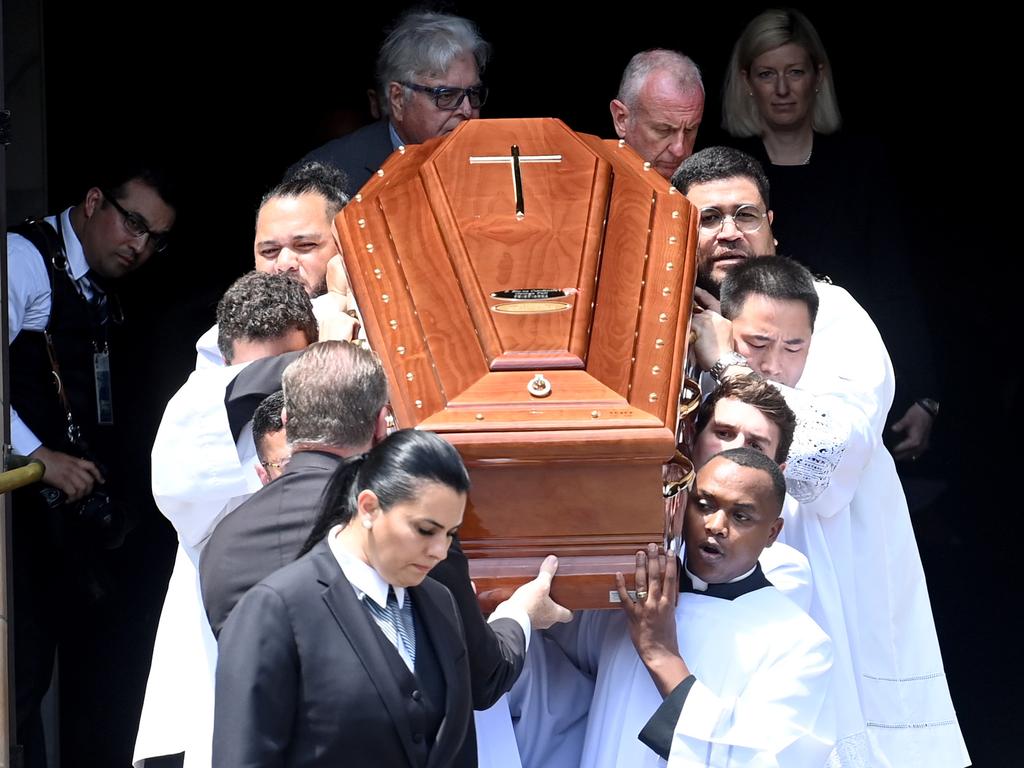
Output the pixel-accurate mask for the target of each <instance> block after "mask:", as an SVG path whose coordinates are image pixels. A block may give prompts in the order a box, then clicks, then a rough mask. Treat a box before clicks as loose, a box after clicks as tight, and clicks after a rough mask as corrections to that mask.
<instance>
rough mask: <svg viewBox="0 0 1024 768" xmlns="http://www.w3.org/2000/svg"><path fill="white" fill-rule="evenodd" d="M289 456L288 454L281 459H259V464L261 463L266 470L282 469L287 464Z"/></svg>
mask: <svg viewBox="0 0 1024 768" xmlns="http://www.w3.org/2000/svg"><path fill="white" fill-rule="evenodd" d="M290 458H291V457H290V456H289V457H286V458H283V459H278V460H277V461H261V462H260V464H262V465H263V468H264V469H266V470H268V471H269V470H271V469H280V470H284V468H285V467H287V466H288V460H289V459H290Z"/></svg>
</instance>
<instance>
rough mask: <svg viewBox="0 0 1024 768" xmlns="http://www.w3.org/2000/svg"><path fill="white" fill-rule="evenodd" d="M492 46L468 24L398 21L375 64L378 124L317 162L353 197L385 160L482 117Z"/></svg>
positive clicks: (446, 18)
mask: <svg viewBox="0 0 1024 768" xmlns="http://www.w3.org/2000/svg"><path fill="white" fill-rule="evenodd" d="M489 52H490V45H488V43H487V42H486V41H485V40H483V39H482V38H481V37H480V34H479V32H478V31H477V29H476V25H474V24H473V22H471V21H469V20H468V19H464V18H460V17H458V16H451V15H448V14H442V13H425V12H418V11H414V12H410V13H406V14H405V15H403V16H402V17H401V18H400V19H399V20H398V22H397V23H396V25H395V26H394V28H393V29H392V30H391V32H390V33H389V34H388V36H387V38H386V39H385V40H384V43H383V45H381V48H380V52H379V53H378V56H377V69H376V72H377V75H376V80H377V82H376V86H377V91H376V93H377V97H378V99H379V101H380V105H379V106H380V111H381V115H382V118H381V119H380V120H378V121H377V122H375V123H372V124H370V125H367V126H365V127H363V128H360V129H359V130H357V131H355V132H353V133H350V134H348V135H347V136H343V137H341V138H340V139H334V140H333V141H329V142H328V143H326V144H324V145H323V146H322V147H319V148H317V149H314V150H313V151H312V152H310V153H309V154H308V155H306V157H305V158H303V162H305V161H309V160H317V161H320V162H323V163H327V164H329V165H332V166H334V167H336V168H339V169H340V170H342V171H344V173H345V175H346V176H347V177H348V186H347V187H346V189H345V192H346V193H347V194H349V195H353V194H355V193H356V192H357V191H359V188H360V187H362V186H363V184H365V183H366V181H367V179H369V178H370V176H371V175H372V174H373V173H375V172H376V170H377V169H378V168H379V167H380V165H381V164H382V163H383V162H384V160H386V159H387V157H388V155H390V154H391V153H392V152H394V151H395V150H396V149H398V147H400V146H404V145H406V144H421V143H423V142H424V141H427V140H428V139H432V138H434V137H436V136H443V135H445V134H446V133H450V132H451V131H453V130H455V128H457V127H458V126H459V124H460V123H462V122H463V121H465V120H470V119H472V118H475V117H479V116H480V108H481V107H482V106H483V105H484V104H485V103H486V101H487V86H485V85H484V84H483V82H482V80H481V76H482V74H483V71H484V67H485V66H486V64H487V58H488V55H489Z"/></svg>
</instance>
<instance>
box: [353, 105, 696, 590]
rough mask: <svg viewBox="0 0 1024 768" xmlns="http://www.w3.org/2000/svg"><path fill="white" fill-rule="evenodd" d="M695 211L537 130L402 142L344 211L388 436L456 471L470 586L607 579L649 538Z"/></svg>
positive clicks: (647, 179) (576, 138) (632, 168)
mask: <svg viewBox="0 0 1024 768" xmlns="http://www.w3.org/2000/svg"><path fill="white" fill-rule="evenodd" d="M694 213H695V211H694V209H693V207H692V206H691V205H690V204H689V203H688V202H687V200H686V199H685V198H684V197H683V196H682V195H681V194H679V193H678V192H677V191H676V190H675V189H673V188H672V187H671V186H670V185H669V184H668V182H667V181H665V180H664V179H663V178H662V177H661V176H659V175H658V174H657V173H656V172H654V171H653V170H649V169H648V168H647V167H646V165H645V164H644V163H643V161H641V160H640V159H639V158H638V157H637V155H636V154H635V153H634V152H633V151H632V150H631V149H629V148H628V147H625V146H624V145H623V144H622V143H621V142H606V141H602V140H600V139H598V138H596V137H594V136H589V135H584V134H577V133H574V132H573V131H572V130H570V129H569V128H568V127H567V126H566V125H565V124H564V123H562V122H561V121H559V120H555V119H550V118H544V119H514V120H471V121H467V122H465V123H463V124H461V125H460V126H459V127H458V128H457V129H456V130H455V131H453V132H452V133H451V134H449V135H448V136H445V137H442V138H439V139H434V140H432V141H430V142H427V143H426V144H422V145H416V146H410V147H404V148H401V149H400V150H399V151H397V152H395V153H394V154H392V156H391V157H390V158H389V159H388V160H387V161H386V162H385V163H384V165H383V167H382V168H381V169H380V170H379V171H378V172H377V174H376V175H375V176H373V177H372V178H371V179H370V181H369V182H367V184H366V185H365V186H364V187H363V188H362V190H360V193H359V194H358V195H356V196H355V198H354V199H353V201H352V202H351V203H349V205H348V206H347V207H346V208H345V209H343V211H342V212H341V213H340V214H339V216H338V218H337V221H336V225H337V228H338V233H339V238H340V240H341V243H342V249H343V252H344V254H345V264H346V268H347V271H348V275H349V281H350V284H351V287H352V290H353V292H354V294H355V297H356V300H357V303H358V305H359V308H360V312H361V315H362V319H363V324H364V326H365V328H366V333H367V337H368V338H369V341H370V344H371V346H372V347H373V349H374V350H376V351H377V352H378V354H379V355H380V357H381V359H382V361H383V364H384V367H385V370H386V372H387V375H388V379H389V382H390V386H391V402H392V407H393V409H394V413H395V417H396V420H397V423H398V425H399V426H401V427H417V428H420V429H429V430H432V431H435V432H437V433H439V434H441V435H442V436H444V437H445V438H446V439H448V440H449V441H450V442H452V443H453V444H454V445H455V446H456V447H458V449H459V450H460V452H461V453H462V456H463V458H464V459H465V461H466V464H467V466H468V467H469V470H470V475H471V478H472V482H473V488H472V490H471V492H470V503H469V507H468V509H467V513H466V519H465V521H464V524H463V527H462V529H461V537H462V541H463V547H464V549H465V550H466V552H467V555H469V556H470V558H471V561H472V566H473V572H474V577H475V579H476V580H477V581H478V587H480V586H481V584H480V579H481V578H483V579H484V581H487V580H488V579H491V580H492V581H494V582H495V583H498V582H501V583H502V584H506V585H512V584H514V583H520V582H521V581H523V580H525V577H526V576H527V575H529V572H530V570H531V569H532V570H533V573H535V572H536V565H537V563H539V560H540V557H541V556H542V555H543V554H546V553H547V552H555V553H556V554H559V555H560V557H561V560H562V565H561V567H560V572H559V573H560V576H566V577H567V578H565V579H562V578H560V579H558V580H557V582H558V583H559V584H560V585H562V584H564V585H566V586H565V587H564V588H563V592H564V589H569V586H568V582H569V581H571V579H570V578H568V577H570V576H572V574H573V573H576V572H578V574H579V576H580V577H581V578H582V577H584V576H585V575H587V574H591V573H592V572H593V571H594V569H595V567H597V566H598V561H601V563H603V565H601V566H600V567H597V570H599V571H601V572H602V573H605V576H604V577H603V580H601V583H602V584H605V583H606V582H607V575H606V574H607V572H614V570H612V571H609V568H617V569H619V570H621V565H622V564H623V563H625V564H626V565H627V566H628V565H629V564H630V563H631V562H632V553H633V552H635V550H636V548H637V547H638V546H639V545H641V544H643V543H645V542H648V541H660V540H661V538H662V532H663V525H664V523H663V520H664V516H663V505H662V499H661V482H660V478H661V474H660V467H661V464H662V463H663V462H664V461H666V460H667V459H668V458H669V457H670V456H671V455H672V453H673V451H674V449H675V429H676V416H677V403H678V398H679V389H680V381H681V377H682V368H683V362H684V358H685V340H686V334H687V330H688V323H689V315H690V312H689V310H690V305H691V302H692V291H693V283H694V276H695V257H694V252H695V248H696V216H695V215H694ZM613 561H614V563H615V564H617V565H610V564H611V563H613ZM602 569H603V570H602ZM484 586H485V587H486V584H485V585H484ZM601 589H604V588H603V587H602V588H601ZM601 589H598V590H597V591H598V592H600V591H601ZM607 591H608V590H607V589H604V592H605V595H604V598H603V602H607ZM557 592H558V590H557V589H556V594H557ZM568 602H570V603H575V604H576V606H577V607H582V605H581V604H580V601H579V600H572V599H570V600H569V601H568ZM583 602H588V601H583Z"/></svg>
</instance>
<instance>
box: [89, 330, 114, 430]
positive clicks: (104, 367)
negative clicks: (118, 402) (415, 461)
mask: <svg viewBox="0 0 1024 768" xmlns="http://www.w3.org/2000/svg"><path fill="white" fill-rule="evenodd" d="M92 372H93V376H94V378H95V381H96V421H97V423H99V424H113V423H114V398H113V394H112V392H111V388H110V352H109V350H107V348H105V347H104V349H103V351H102V352H94V353H93V355H92Z"/></svg>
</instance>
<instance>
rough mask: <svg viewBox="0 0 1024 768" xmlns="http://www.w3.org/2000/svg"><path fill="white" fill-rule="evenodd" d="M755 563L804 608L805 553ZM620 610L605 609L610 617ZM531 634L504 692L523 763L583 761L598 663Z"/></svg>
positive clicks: (537, 766) (777, 550) (778, 553)
mask: <svg viewBox="0 0 1024 768" xmlns="http://www.w3.org/2000/svg"><path fill="white" fill-rule="evenodd" d="M758 562H759V563H760V564H761V568H762V570H763V572H764V575H765V578H767V579H768V581H769V582H771V583H772V584H773V585H774V586H775V587H776V588H777V589H778V590H779V591H780V592H782V594H784V595H785V596H786V597H787V598H789V599H790V600H791V601H792V602H793V603H795V604H796V605H797V606H798V607H800V608H801V609H802V610H803V611H804V612H807V610H808V608H809V607H810V604H811V600H812V597H813V592H814V590H813V579H812V575H811V569H810V566H809V564H808V561H807V558H806V557H805V556H804V555H803V553H801V552H799V551H797V550H796V549H794V548H793V547H790V546H787V545H785V544H781V543H779V542H776V543H775V544H774V545H773V546H771V547H769V548H767V549H765V550H764V551H763V552H762V553H761V556H760V558H758ZM618 613H619V611H618V610H609V611H605V612H604V614H605V615H606V616H609V617H610V616H612V615H615V614H618ZM558 631H559V630H558V629H556V630H555V632H556V633H557V632H558ZM535 635H536V639H535V640H534V641H533V643H531V645H530V651H529V653H527V654H526V663H525V664H524V665H523V672H522V674H521V675H520V676H519V679H518V680H517V681H516V683H515V685H514V686H513V687H512V690H511V691H510V692H509V694H508V700H509V707H510V710H511V715H512V722H513V723H514V724H515V735H516V742H517V744H518V746H519V755H520V756H521V765H522V768H576V767H577V766H579V765H581V763H580V760H581V757H582V754H583V740H584V736H585V735H586V731H587V717H588V714H589V712H590V702H591V699H592V698H593V691H594V677H595V675H596V666H594V665H587V666H585V667H583V668H582V669H581V668H579V667H578V666H577V665H576V662H575V661H572V660H570V659H569V657H568V656H567V655H566V654H565V652H564V651H563V650H562V648H561V647H560V646H559V645H558V644H557V643H556V642H555V641H554V639H553V638H552V637H551V636H550V635H549V634H548V633H547V632H536V633H535ZM478 735H479V734H478ZM483 766H484V763H481V768H483Z"/></svg>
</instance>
